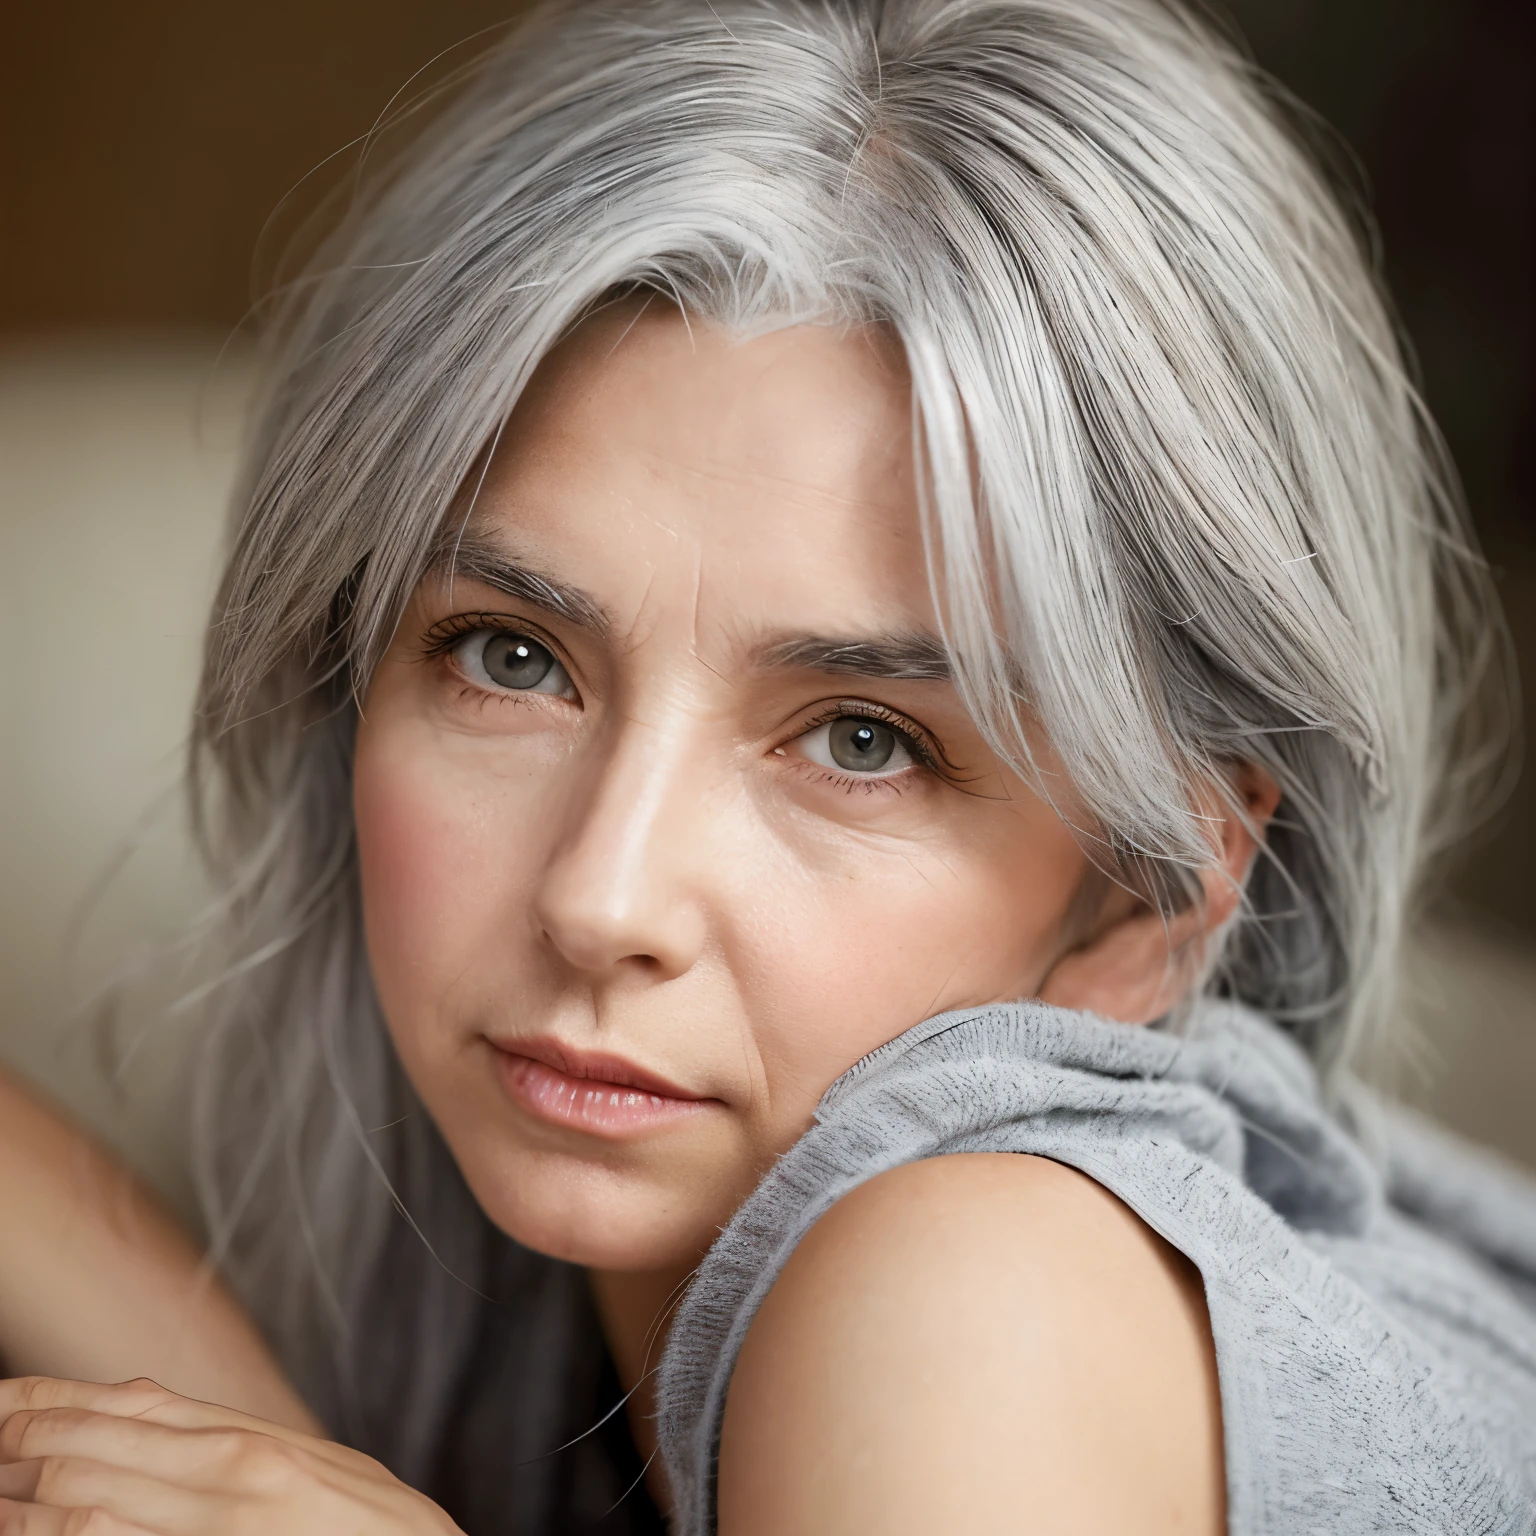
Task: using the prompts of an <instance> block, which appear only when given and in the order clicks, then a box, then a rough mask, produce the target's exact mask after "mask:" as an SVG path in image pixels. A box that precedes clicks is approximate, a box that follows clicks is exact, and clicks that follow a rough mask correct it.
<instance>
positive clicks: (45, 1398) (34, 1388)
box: [13, 1376, 59, 1408]
mask: <svg viewBox="0 0 1536 1536" xmlns="http://www.w3.org/2000/svg"><path fill="white" fill-rule="evenodd" d="M13 1385H14V1386H15V1388H16V1397H17V1401H18V1402H19V1403H20V1405H21V1407H22V1408H46V1407H47V1406H48V1405H49V1404H50V1403H53V1402H55V1401H57V1399H58V1392H59V1384H58V1382H56V1381H55V1380H54V1379H53V1378H52V1377H51V1376H22V1377H19V1378H18V1379H17V1380H16V1381H15V1382H14V1383H13Z"/></svg>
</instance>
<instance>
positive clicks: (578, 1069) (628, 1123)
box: [490, 1035, 715, 1137]
mask: <svg viewBox="0 0 1536 1536" xmlns="http://www.w3.org/2000/svg"><path fill="white" fill-rule="evenodd" d="M490 1044H491V1046H492V1047H493V1048H494V1050H495V1053H496V1075H497V1076H498V1077H499V1078H500V1080H501V1085H502V1088H503V1090H504V1091H505V1092H506V1094H507V1096H508V1097H509V1098H510V1099H512V1101H513V1102H514V1103H515V1104H517V1105H518V1106H519V1107H520V1108H522V1109H524V1110H526V1111H528V1112H529V1113H530V1114H533V1115H536V1116H537V1117H538V1118H539V1119H541V1120H545V1121H548V1122H550V1123H551V1124H554V1125H560V1126H566V1127H568V1128H570V1129H572V1130H579V1131H585V1132H588V1133H590V1134H594V1135H598V1136H609V1137H623V1136H631V1135H637V1134H640V1133H642V1132H645V1131H648V1130H659V1129H661V1128H663V1127H664V1126H667V1125H672V1124H675V1123H676V1122H677V1121H679V1120H682V1119H686V1118H691V1117H692V1116H693V1115H695V1114H697V1113H699V1111H701V1110H702V1109H703V1108H704V1107H705V1105H707V1104H710V1103H713V1102H715V1101H714V1100H712V1099H709V1098H706V1097H705V1096H704V1095H702V1094H697V1093H690V1092H688V1090H687V1089H686V1088H681V1087H679V1086H678V1085H677V1084H676V1083H673V1082H670V1081H668V1080H667V1079H666V1078H664V1077H662V1076H661V1075H660V1074H659V1073H656V1072H651V1071H648V1070H647V1069H646V1068H644V1067H641V1066H638V1065H637V1064H636V1063H634V1062H632V1061H627V1060H625V1058H624V1057H622V1056H612V1055H609V1054H608V1053H606V1052H602V1051H583V1050H578V1049H576V1048H574V1047H572V1046H569V1045H566V1044H565V1043H564V1042H562V1041H559V1040H555V1039H553V1038H551V1037H549V1036H547V1035H537V1036H534V1037H532V1038H530V1039H527V1040H492V1041H491V1042H490Z"/></svg>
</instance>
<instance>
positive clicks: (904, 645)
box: [757, 630, 953, 683]
mask: <svg viewBox="0 0 1536 1536" xmlns="http://www.w3.org/2000/svg"><path fill="white" fill-rule="evenodd" d="M757 659H758V664H759V665H760V666H764V667H771V668H775V669H777V668H789V667H794V668H798V669H800V670H802V671H807V672H830V673H833V674H836V675H839V676H843V677H878V678H886V679H888V680H892V681H896V680H906V681H914V682H935V683H947V682H948V681H949V680H950V679H951V677H952V676H953V670H952V668H951V667H950V664H949V653H948V652H947V651H946V650H945V649H944V646H943V644H942V642H940V641H939V640H938V639H937V638H936V637H935V636H933V635H930V634H925V633H923V632H922V631H920V630H919V631H914V632H913V633H911V634H904V635H888V636H883V637H880V638H878V639H868V640H852V639H836V638H829V637H827V636H823V635H796V636H793V637H792V638H790V639H788V640H780V641H777V642H776V643H774V644H772V645H769V646H766V647H765V648H764V649H763V650H761V651H759V653H758V658H757Z"/></svg>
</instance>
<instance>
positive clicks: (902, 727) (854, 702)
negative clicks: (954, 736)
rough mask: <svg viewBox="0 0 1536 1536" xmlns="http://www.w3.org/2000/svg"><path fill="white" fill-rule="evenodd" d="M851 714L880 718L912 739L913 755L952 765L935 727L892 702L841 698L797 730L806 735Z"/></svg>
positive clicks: (930, 763)
mask: <svg viewBox="0 0 1536 1536" xmlns="http://www.w3.org/2000/svg"><path fill="white" fill-rule="evenodd" d="M849 717H851V718H854V719H865V720H878V721H879V722H880V723H881V724H882V725H888V726H890V728H891V729H892V730H894V731H897V732H899V733H900V734H901V735H903V736H905V737H906V738H907V740H908V741H910V742H911V743H912V747H913V755H914V756H915V757H916V758H917V760H918V761H919V762H920V763H922V764H923V765H924V766H925V767H929V768H933V769H935V770H939V771H942V770H943V769H945V768H947V767H949V766H950V764H949V759H948V758H946V757H945V756H944V751H943V748H942V747H940V746H939V743H938V739H937V737H935V736H934V735H933V733H932V732H931V731H929V730H928V729H927V728H926V727H925V726H922V725H920V724H918V722H917V721H916V720H914V719H913V718H912V717H911V716H910V715H904V714H903V713H902V712H901V711H900V710H899V709H892V708H891V707H890V705H888V704H876V703H875V702H874V701H873V700H872V699H839V700H837V701H835V702H834V703H830V704H828V705H826V706H825V708H824V709H823V710H822V712H821V713H819V714H817V715H816V716H815V717H814V718H813V719H812V720H811V721H809V722H808V723H807V724H806V726H805V727H804V729H803V730H801V731H799V732H797V733H796V734H797V735H804V734H805V733H806V732H807V731H814V730H815V729H816V728H817V727H818V726H822V725H827V724H829V723H830V722H831V721H833V720H841V719H845V718H849Z"/></svg>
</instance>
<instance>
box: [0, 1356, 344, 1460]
mask: <svg viewBox="0 0 1536 1536" xmlns="http://www.w3.org/2000/svg"><path fill="white" fill-rule="evenodd" d="M54 1410H77V1411H86V1412H90V1413H98V1414H106V1415H110V1416H111V1417H114V1418H118V1419H123V1420H128V1421H134V1422H138V1423H142V1424H159V1425H163V1426H166V1427H169V1428H173V1429H186V1430H197V1429H208V1430H217V1429H230V1430H243V1431H247V1432H250V1433H254V1434H263V1435H269V1436H271V1437H272V1438H274V1439H277V1440H282V1441H285V1442H286V1443H288V1444H289V1445H296V1446H303V1447H304V1448H305V1449H307V1450H310V1451H312V1452H314V1453H315V1454H317V1455H321V1456H325V1457H327V1458H328V1459H330V1460H333V1461H334V1462H335V1463H336V1464H337V1465H349V1464H351V1462H352V1461H353V1460H356V1459H359V1454H358V1453H357V1452H355V1451H351V1450H348V1449H347V1448H346V1447H345V1446H339V1445H336V1444H335V1442H334V1441H330V1440H320V1439H316V1438H315V1437H314V1436H312V1435H306V1434H304V1433H303V1432H302V1431H300V1430H296V1429H289V1428H288V1427H287V1426H286V1425H284V1424H272V1423H269V1422H268V1421H267V1420H265V1419H257V1418H253V1417H252V1416H251V1415H250V1414H246V1413H238V1412H236V1411H235V1410H234V1409H233V1408H224V1407H221V1406H219V1405H218V1404H217V1403H200V1402H197V1401H196V1400H194V1399H193V1398H189V1397H181V1396H178V1395H177V1394H176V1393H175V1392H170V1391H167V1390H166V1388H164V1387H162V1386H159V1385H158V1384H157V1383H155V1382H153V1381H149V1380H147V1379H146V1380H139V1381H124V1382H116V1383H103V1382H93V1381H62V1380H58V1379H56V1378H54V1377H51V1376H20V1377H15V1378H12V1379H11V1380H8V1381H0V1435H3V1426H4V1425H5V1424H6V1423H8V1422H9V1420H10V1419H11V1418H13V1417H14V1416H15V1415H17V1414H19V1413H28V1412H50V1411H54ZM361 1459H362V1460H366V1459H367V1458H361Z"/></svg>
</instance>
